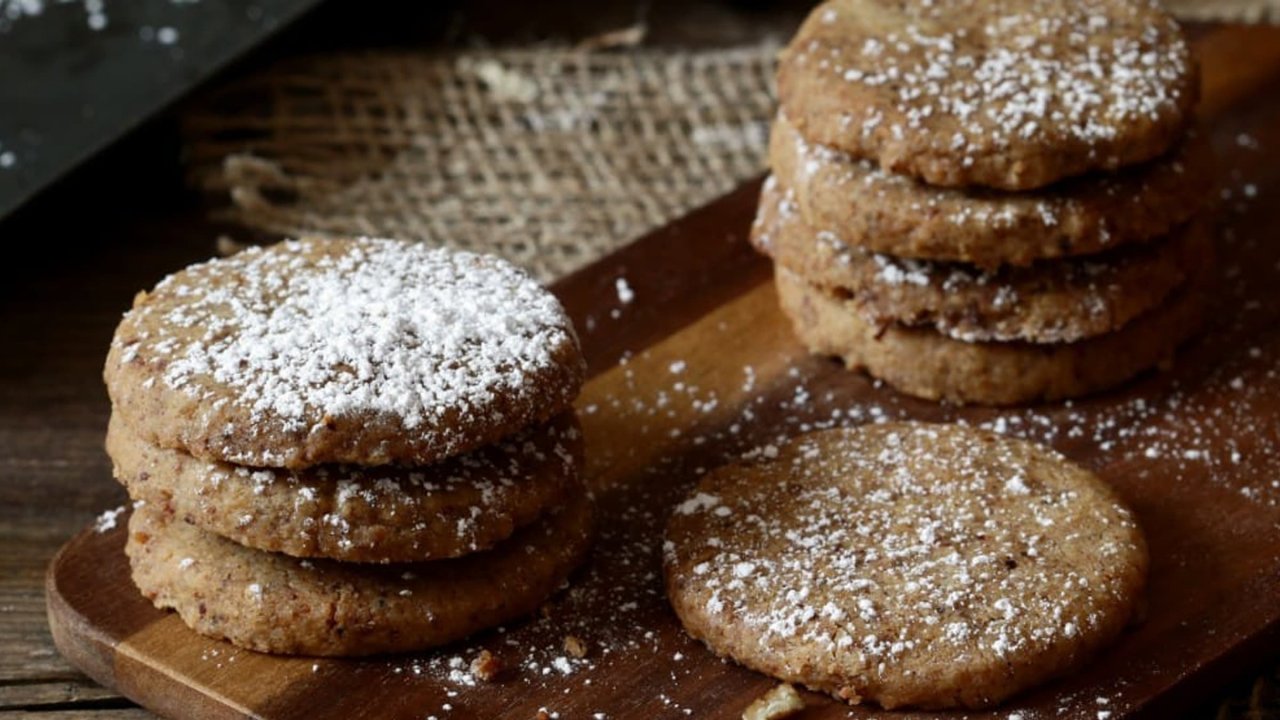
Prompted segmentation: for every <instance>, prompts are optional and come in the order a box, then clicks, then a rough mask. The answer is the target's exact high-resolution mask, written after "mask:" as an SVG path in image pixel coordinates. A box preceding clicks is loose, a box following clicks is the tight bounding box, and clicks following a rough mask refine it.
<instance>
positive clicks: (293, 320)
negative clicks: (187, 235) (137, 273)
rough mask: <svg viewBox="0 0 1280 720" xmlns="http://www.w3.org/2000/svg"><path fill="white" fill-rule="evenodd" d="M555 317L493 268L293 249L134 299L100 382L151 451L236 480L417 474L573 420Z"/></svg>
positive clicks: (484, 263) (332, 244)
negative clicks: (232, 471) (275, 470)
mask: <svg viewBox="0 0 1280 720" xmlns="http://www.w3.org/2000/svg"><path fill="white" fill-rule="evenodd" d="M583 375H584V363H583V360H582V355H581V351H580V350H579V348H578V340H577V336H576V334H575V333H574V330H573V326H572V323H571V321H570V320H569V318H568V317H567V316H566V314H565V312H564V309H563V308H562V307H561V306H560V303H559V302H558V301H557V300H556V299H555V297H553V296H552V295H551V294H550V293H548V292H547V291H546V290H544V289H543V288H542V287H541V286H539V285H538V284H537V283H536V282H534V281H533V280H532V279H531V278H529V277H528V276H527V275H525V274H524V273H523V272H521V271H520V270H518V269H517V268H516V267H514V266H513V265H511V264H509V263H507V262H505V261H503V260H500V259H498V258H495V257H490V256H483V255H476V254H473V253H467V252H455V251H451V250H446V249H439V248H429V247H426V246H424V245H421V244H413V243H406V242H399V241H394V240H379V239H370V238H361V239H357V240H322V239H303V240H297V241H288V242H284V243H280V244H278V245H275V246H272V247H269V248H254V249H250V250H246V251H244V252H242V253H240V254H238V255H235V256H233V257H230V258H225V259H215V260H211V261H209V262H206V263H202V264H199V265H194V266H192V267H189V268H187V269H185V270H182V271H181V272H178V273H175V274H174V275H171V276H169V277H167V278H165V279H164V280H162V281H161V282H160V284H158V285H157V286H156V288H155V289H154V290H153V291H152V292H150V293H140V294H139V295H138V297H137V298H135V300H134V306H133V309H132V310H130V311H129V312H128V313H126V314H125V316H124V319H123V320H122V321H121V322H120V325H119V327H117V328H116V333H115V337H114V338H113V339H112V342H111V350H110V353H109V354H108V356H107V363H106V368H105V370H104V376H105V379H106V382H107V390H108V392H109V393H110V395H111V400H112V402H113V403H114V404H115V407H116V411H117V412H119V413H120V415H121V416H122V418H124V420H125V421H126V422H127V423H128V424H129V426H130V427H132V428H134V430H135V431H136V432H137V433H138V434H139V435H140V436H141V437H142V438H143V439H145V440H148V441H150V442H152V443H155V444H157V445H160V446H162V447H172V448H180V449H183V450H186V451H187V452H189V453H191V454H192V455H195V456H197V457H200V458H203V459H208V460H221V461H225V462H230V463H236V464H240V465H252V466H261V467H286V468H301V467H309V466H312V465H317V464H321V463H347V464H352V465H385V464H403V465H426V464H430V463H432V462H436V461H438V460H442V459H444V458H447V457H451V456H453V455H457V454H460V453H464V452H468V451H470V450H473V449H475V448H478V447H481V446H484V445H487V444H489V443H491V442H493V441H495V440H497V439H498V438H501V437H504V436H506V435H510V434H511V433H513V432H515V431H517V430H519V429H521V428H524V427H526V426H529V425H532V424H534V423H537V422H542V421H544V420H546V419H548V418H550V417H551V416H553V415H556V414H558V413H560V412H561V411H563V410H564V409H566V408H567V407H569V405H570V404H571V403H572V401H573V399H574V397H575V396H576V395H577V393H578V390H579V388H580V387H581V385H582V380H583Z"/></svg>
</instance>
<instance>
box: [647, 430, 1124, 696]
mask: <svg viewBox="0 0 1280 720" xmlns="http://www.w3.org/2000/svg"><path fill="white" fill-rule="evenodd" d="M1062 462H1063V460H1062V458H1061V456H1057V455H1056V454H1055V453H1052V452H1044V451H1037V450H1033V449H1031V448H1030V447H1029V446H1027V445H1025V444H1022V443H1016V442H1008V441H1003V442H1002V441H995V440H994V439H993V438H992V437H990V436H987V437H985V438H984V437H983V436H981V435H980V434H978V433H973V432H968V431H964V430H962V429H957V428H954V427H952V428H945V427H943V426H932V425H885V426H879V427H869V428H864V429H862V430H853V431H832V432H830V433H819V434H816V435H813V436H807V437H801V438H799V439H797V440H796V441H794V442H792V443H790V444H788V445H785V446H784V447H782V448H781V449H780V452H779V454H778V457H777V459H776V460H774V461H765V462H762V463H759V464H757V465H754V466H748V467H747V468H746V469H743V470H739V471H737V472H736V473H733V474H731V473H730V472H727V471H717V472H716V473H714V474H712V475H709V476H708V477H707V478H706V479H705V480H704V481H703V482H702V483H701V484H700V485H699V488H700V492H705V493H711V494H715V495H718V496H719V497H720V498H721V500H722V502H723V503H725V504H726V505H728V506H729V507H730V508H731V509H732V511H733V512H732V515H731V516H730V517H721V516H719V515H717V514H716V513H708V512H705V511H695V512H694V513H691V514H689V515H681V514H679V513H677V514H676V515H674V516H673V519H672V524H671V528H670V532H669V539H670V541H671V542H670V544H668V546H667V548H668V553H667V562H668V565H669V567H670V568H671V569H672V572H674V573H675V576H676V587H678V588H680V590H679V595H680V599H679V600H678V601H677V605H678V606H683V608H684V610H683V611H682V612H683V613H688V614H691V615H693V616H694V617H703V616H706V615H710V616H714V617H717V618H725V617H730V618H733V624H734V626H736V627H738V628H742V629H743V631H745V632H749V633H750V635H751V637H753V638H754V641H747V644H748V645H750V644H751V643H752V642H758V643H759V646H760V647H764V648H774V650H771V651H769V652H771V653H775V654H776V653H782V652H787V651H789V650H790V649H792V648H798V647H807V648H812V649H813V653H814V654H815V655H814V658H815V659H814V660H813V662H819V660H818V659H817V658H825V657H831V656H834V657H836V658H839V661H838V663H837V664H838V665H839V666H841V667H844V668H848V670H847V672H848V673H849V674H850V675H851V676H852V677H851V678H845V681H847V682H852V683H853V684H854V686H855V688H856V686H857V684H858V681H857V680H856V679H855V678H858V677H862V678H867V677H880V678H884V677H887V676H896V675H898V674H899V673H903V672H904V671H905V670H904V669H909V670H910V671H913V672H927V670H926V669H924V668H923V667H922V666H921V665H918V664H916V663H930V662H943V663H948V664H950V665H952V667H953V668H954V667H955V666H956V665H957V664H960V665H966V666H969V667H972V668H974V669H975V670H978V669H981V668H986V667H996V666H998V667H1001V668H1002V667H1003V665H1004V663H1005V662H1006V661H1008V660H1009V659H1010V658H1013V657H1014V656H1015V655H1024V654H1028V653H1035V652H1039V651H1043V650H1044V649H1046V648H1049V647H1054V646H1057V645H1060V644H1061V643H1063V642H1064V641H1067V640H1069V639H1070V637H1071V636H1069V635H1068V633H1067V630H1066V628H1067V627H1068V626H1072V627H1073V629H1074V632H1075V633H1088V634H1094V633H1102V634H1104V635H1105V634H1110V633H1114V632H1116V631H1118V630H1119V628H1120V627H1121V626H1122V625H1123V624H1124V622H1125V620H1126V619H1127V616H1128V613H1129V612H1130V610H1131V609H1132V607H1133V605H1132V602H1133V598H1132V597H1131V596H1132V594H1133V592H1134V590H1135V589H1136V587H1137V584H1138V583H1140V579H1141V576H1142V574H1143V568H1144V565H1145V560H1144V559H1143V557H1144V554H1143V551H1142V550H1141V546H1140V541H1139V540H1137V539H1136V537H1137V536H1136V531H1135V529H1134V528H1135V526H1134V524H1133V521H1132V519H1131V517H1130V515H1129V512H1128V511H1127V510H1125V509H1124V508H1122V507H1120V506H1118V505H1116V504H1115V503H1114V501H1113V500H1111V499H1110V498H1109V497H1108V496H1106V495H1103V494H1100V493H1099V492H1098V491H1097V490H1096V489H1095V487H1094V486H1092V485H1090V484H1088V483H1087V482H1083V481H1082V480H1081V478H1080V477H1079V475H1076V474H1073V471H1064V470H1063V469H1062V468H1061V463H1062ZM1074 472H1078V471H1074ZM744 519H745V521H744ZM708 537H714V538H717V539H718V540H719V542H718V543H717V544H716V545H709V544H708V543H707V542H706V540H707V538H708ZM698 568H701V571H700V572H699V570H698ZM699 607H700V608H702V609H701V610H699V609H698V608H699ZM687 620H688V618H687ZM693 623H694V626H695V627H696V626H700V625H701V623H700V621H697V620H694V621H693ZM713 637H714V636H713ZM729 642H731V643H732V642H736V641H729ZM712 644H713V645H715V644H716V642H715V641H714V640H712ZM742 647H746V646H745V645H744V646H742ZM723 649H724V647H723V646H722V650H723ZM797 662H798V663H799V662H802V661H800V660H797ZM797 667H799V666H797Z"/></svg>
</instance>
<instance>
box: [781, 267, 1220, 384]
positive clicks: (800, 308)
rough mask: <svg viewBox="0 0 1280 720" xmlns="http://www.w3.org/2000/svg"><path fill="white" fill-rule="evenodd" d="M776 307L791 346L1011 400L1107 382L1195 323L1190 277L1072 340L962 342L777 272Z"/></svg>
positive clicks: (1195, 291) (1145, 364)
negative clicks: (1141, 309)
mask: <svg viewBox="0 0 1280 720" xmlns="http://www.w3.org/2000/svg"><path fill="white" fill-rule="evenodd" d="M775 281H776V284H777V288H778V298H779V301H780V302H781V305H782V310H783V312H784V313H785V314H786V315H787V316H788V317H789V318H790V319H791V325H792V327H793V328H794V330H795V332H796V335H797V336H798V337H799V338H800V340H801V342H803V343H804V344H805V345H807V346H808V348H809V349H810V350H811V351H812V352H814V353H818V354H821V355H835V356H838V357H840V358H842V359H843V360H844V363H845V365H847V366H848V367H849V369H851V370H865V371H866V372H867V373H869V374H870V375H872V376H874V377H877V378H880V379H881V380H884V381H885V382H887V383H889V384H890V385H892V386H894V387H895V388H897V389H898V390H900V391H902V392H904V393H907V394H908V395H915V396H917V397H922V398H926V399H929V400H950V401H953V402H961V403H964V402H972V403H981V404H985V405H1013V404H1017V403H1025V402H1033V401H1037V400H1060V399H1063V398H1071V397H1078V396H1081V395H1088V394H1090V393H1094V392H1098V391H1100V390H1105V389H1107V388H1111V387H1114V386H1116V385H1119V384H1120V383H1122V382H1124V381H1125V380H1128V379H1129V378H1131V377H1133V376H1134V375H1137V374H1138V373H1140V372H1142V371H1143V370H1146V369H1148V368H1151V367H1154V366H1156V365H1159V364H1160V363H1161V362H1163V361H1166V360H1167V359H1168V358H1169V357H1170V356H1172V354H1173V351H1174V349H1175V348H1177V346H1178V345H1180V344H1182V342H1183V341H1185V340H1186V339H1187V338H1189V337H1191V335H1193V334H1194V333H1195V332H1196V330H1198V329H1199V327H1200V325H1201V323H1202V321H1203V319H1204V293H1203V291H1202V289H1201V287H1200V285H1199V282H1198V281H1197V280H1193V281H1192V282H1191V283H1190V284H1189V285H1188V286H1187V287H1185V288H1183V289H1181V290H1179V291H1178V292H1177V293H1176V294H1175V295H1174V296H1173V297H1171V298H1169V300H1168V301H1166V302H1165V303H1164V304H1163V305H1161V306H1160V307H1158V308H1156V309H1154V310H1152V311H1150V312H1148V313H1146V314H1144V315H1141V316H1139V317H1138V318H1136V319H1135V320H1133V321H1132V322H1130V323H1129V324H1128V325H1126V326H1124V327H1122V328H1120V329H1119V330H1117V331H1115V332H1112V333H1107V334H1106V335H1097V336H1095V337H1092V338H1088V339H1086V340H1081V341H1080V342H1076V343H1065V344H1053V345H1037V344H1032V343H1017V342H1014V343H972V342H965V341H962V340H953V339H951V338H948V337H946V336H944V335H941V334H939V333H937V332H935V331H933V330H928V329H922V328H908V327H902V326H899V325H888V326H884V327H881V326H878V325H875V324H873V323H871V322H868V321H867V320H866V319H865V318H863V316H862V314H861V313H859V312H858V311H857V309H856V308H854V307H852V305H851V303H849V302H847V301H843V300H840V299H839V298H836V297H834V296H832V295H830V294H829V293H827V292H824V291H823V290H821V289H819V288H817V287H814V286H812V285H809V284H808V283H806V282H804V281H803V280H801V279H800V278H799V277H797V276H796V275H794V274H792V273H791V272H790V271H787V270H785V269H782V268H778V270H777V272H776V274H775Z"/></svg>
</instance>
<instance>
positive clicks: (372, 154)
mask: <svg viewBox="0 0 1280 720" xmlns="http://www.w3.org/2000/svg"><path fill="white" fill-rule="evenodd" d="M777 50H778V48H777V46H776V45H771V44H761V45H758V46H752V47H745V48H737V49H732V50H719V51H714V52H711V51H705V52H692V51H689V52H672V51H670V50H662V51H659V50H647V49H644V50H636V49H633V50H628V51H626V52H607V53H600V52H597V53H587V52H582V51H575V50H572V49H548V48H544V49H536V50H527V49H525V50H502V51H475V52H462V53H454V54H447V55H427V54H422V53H377V54H359V55H353V54H338V55H328V56H320V57H307V58H299V59H295V60H291V61H287V62H285V63H284V64H282V65H280V66H277V67H275V68H273V69H271V70H269V71H268V72H265V73H263V74H259V75H255V76H252V77H249V78H247V79H245V80H243V81H241V82H237V83H233V84H232V85H231V86H229V87H227V88H224V89H222V90H220V91H217V92H215V93H214V94H213V95H212V96H211V97H209V98H207V99H206V100H204V101H202V102H201V103H200V105H199V106H198V107H195V108H194V109H192V110H191V111H190V112H188V113H187V114H186V116H185V126H186V132H187V135H188V138H189V140H190V141H189V143H188V155H189V161H190V167H191V169H192V172H193V176H194V178H195V179H196V182H198V183H199V185H200V186H201V187H203V188H206V189H208V190H212V191H215V192H218V193H226V194H227V195H228V196H229V197H230V199H231V207H230V208H229V209H228V210H227V211H226V214H227V215H228V216H229V218H230V219H232V220H234V221H236V222H238V223H241V224H243V225H246V226H249V227H251V228H255V229H258V230H263V231H267V232H269V233H276V234H281V235H295V234H301V233H320V234H327V235H335V236H343V235H385V236H394V237H403V238H415V239H422V240H426V241H428V242H433V243H440V244H445V245H449V246H453V247H461V248H470V249H477V250H483V251H487V252H495V253H498V254H500V255H503V256H505V257H507V258H509V259H512V260H514V261H516V262H518V263H520V264H521V265H523V266H525V267H526V268H528V269H529V270H531V271H532V272H533V273H534V274H535V275H536V276H537V277H539V278H540V279H543V280H550V279H552V278H555V277H559V276H562V275H564V274H565V273H567V272H569V271H572V270H573V269H575V268H577V267H580V266H582V265H583V264H585V263H587V262H589V261H590V260H592V259H595V258H597V257H599V256H601V255H603V254H605V253H607V252H608V251H609V250H612V249H614V248H616V247H617V246H619V245H620V244H622V243H624V242H626V241H627V240H630V239H633V238H634V237H635V236H637V235H639V234H642V233H643V232H644V231H646V230H649V229H651V228H654V227H656V226H659V225H661V224H663V223H665V222H666V221H668V220H670V219H672V218H675V217H677V216H679V215H681V214H683V213H685V212H687V211H688V210H690V209H692V208H694V207H696V206H698V205H701V204H704V203H706V202H708V201H710V200H712V199H713V198H715V197H716V196H718V195H721V194H723V193H724V192H726V191H728V190H729V189H731V188H732V187H734V186H735V185H737V184H738V183H740V182H742V181H743V180H744V179H746V178H748V177H750V176H752V175H755V174H757V173H759V172H760V171H761V170H762V168H763V166H764V155H765V145H766V142H767V133H768V121H769V118H770V116H771V114H772V112H773V96H772V92H771V83H772V75H773V66H774V57H775V55H776V53H777Z"/></svg>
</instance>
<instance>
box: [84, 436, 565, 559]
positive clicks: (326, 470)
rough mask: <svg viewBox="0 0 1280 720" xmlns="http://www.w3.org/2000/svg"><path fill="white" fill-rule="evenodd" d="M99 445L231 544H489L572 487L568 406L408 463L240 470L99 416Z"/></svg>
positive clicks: (429, 551)
mask: <svg viewBox="0 0 1280 720" xmlns="http://www.w3.org/2000/svg"><path fill="white" fill-rule="evenodd" d="M107 453H108V454H109V455H110V456H111V458H112V462H113V463H114V465H115V475H116V478H117V479H119V480H120V482H121V483H122V484H124V486H125V487H127V488H128V489H129V494H130V496H132V497H133V498H135V499H140V500H145V501H146V502H147V503H149V504H152V505H160V506H164V507H172V508H173V510H174V512H175V513H176V514H177V515H178V517H179V518H181V519H183V520H185V521H186V522H188V523H191V524H193V525H195V526H197V527H199V528H201V529H204V530H207V531H209V532H213V533H216V534H218V535H221V536H223V537H225V538H229V539H231V540H234V541H235V542H237V543H240V544H241V545H248V546H250V547H254V548H258V549H260V550H270V551H274V552H283V553H286V554H288V555H294V556H299V557H324V558H332V559H334V560H342V561H347V562H382V563H388V562H417V561H422V560H432V559H438V558H449V557H457V556H459V555H465V554H467V553H472V552H475V551H478V550H485V549H488V548H490V547H493V546H494V545H496V544H497V543H498V542H500V541H502V540H504V539H505V538H507V537H508V536H510V535H511V534H512V533H513V532H515V530H516V528H519V527H523V526H524V525H527V524H528V523H530V522H533V521H534V520H536V519H537V518H538V517H539V516H540V515H541V514H542V513H543V512H544V511H545V510H547V509H548V508H550V507H554V506H558V505H560V504H562V503H563V502H564V501H565V500H566V499H567V498H568V497H569V496H570V495H572V494H575V493H581V492H583V489H582V484H581V480H580V478H579V468H580V466H581V462H582V434H581V431H580V430H579V428H578V421H577V418H576V417H575V416H574V414H573V413H572V412H568V413H564V414H562V415H559V416H557V417H556V418H554V419H553V420H551V421H550V422H549V423H546V424H544V425H539V426H537V427H534V428H530V429H529V430H526V431H523V432H521V433H518V434H516V435H513V436H511V437H509V438H504V439H502V440H499V441H498V442H497V443H495V444H493V445H489V446H486V447H483V448H480V449H479V450H474V451H472V452H470V453H467V454H465V455H459V456H456V457H453V458H450V459H448V460H444V461H441V462H440V463H437V464H435V465H429V466H425V467H420V468H404V467H398V466H386V467H378V468H370V467H358V466H343V465H322V466H318V467H314V468H308V469H305V470H292V471H291V470H280V469H272V468H249V467H244V466H242V465H230V464H227V463H221V462H212V461H209V460H200V459H197V458H195V457H192V456H191V455H188V454H186V453H184V452H182V451H181V450H171V449H167V448H161V447H158V446H155V445H151V444H150V443H147V442H145V441H143V440H140V439H139V438H138V437H137V436H136V435H135V434H134V433H133V432H132V431H131V430H130V428H128V427H127V426H126V425H125V424H124V423H123V422H122V421H121V419H120V417H119V416H113V417H112V418H111V423H110V426H109V427H108V430H107Z"/></svg>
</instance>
